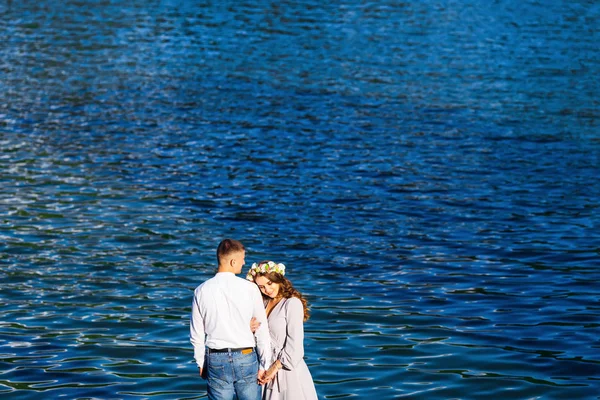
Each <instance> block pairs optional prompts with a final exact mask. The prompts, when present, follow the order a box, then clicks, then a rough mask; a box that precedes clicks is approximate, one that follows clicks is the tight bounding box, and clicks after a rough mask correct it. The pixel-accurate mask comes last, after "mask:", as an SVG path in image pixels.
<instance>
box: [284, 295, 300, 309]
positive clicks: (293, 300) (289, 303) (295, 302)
mask: <svg viewBox="0 0 600 400" xmlns="http://www.w3.org/2000/svg"><path fill="white" fill-rule="evenodd" d="M285 305H286V307H288V308H290V307H292V308H298V307H300V308H302V307H303V306H302V302H301V301H300V299H299V298H297V297H294V296H292V297H290V298H288V299H287V300H286V301H285Z"/></svg>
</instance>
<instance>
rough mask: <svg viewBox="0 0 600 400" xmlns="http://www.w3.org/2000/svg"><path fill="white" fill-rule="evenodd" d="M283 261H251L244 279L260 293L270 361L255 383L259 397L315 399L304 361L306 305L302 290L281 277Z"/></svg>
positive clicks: (270, 399) (281, 399)
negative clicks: (267, 325)
mask: <svg viewBox="0 0 600 400" xmlns="http://www.w3.org/2000/svg"><path fill="white" fill-rule="evenodd" d="M284 275H285V265H283V264H276V263H274V262H273V261H263V262H260V263H258V264H256V263H254V264H252V267H251V268H250V271H248V275H247V276H246V279H248V280H249V281H252V282H254V283H256V285H257V286H258V288H259V289H260V291H261V292H262V294H263V299H264V302H265V308H266V312H267V321H268V322H269V332H270V333H271V346H272V348H273V361H272V364H271V367H270V368H269V369H268V370H267V372H266V373H265V375H264V376H263V378H262V379H261V380H259V383H261V384H264V385H265V386H264V389H263V397H262V398H263V400H316V399H317V391H316V390H315V384H314V383H313V380H312V376H311V375H310V371H309V370H308V366H307V365H306V363H305V362H304V358H303V357H304V321H306V320H307V319H308V316H309V315H308V305H307V302H306V299H305V298H304V297H303V296H302V294H301V293H300V292H299V291H297V290H296V289H294V287H293V286H292V283H291V282H290V281H289V280H288V279H287V278H286V277H284Z"/></svg>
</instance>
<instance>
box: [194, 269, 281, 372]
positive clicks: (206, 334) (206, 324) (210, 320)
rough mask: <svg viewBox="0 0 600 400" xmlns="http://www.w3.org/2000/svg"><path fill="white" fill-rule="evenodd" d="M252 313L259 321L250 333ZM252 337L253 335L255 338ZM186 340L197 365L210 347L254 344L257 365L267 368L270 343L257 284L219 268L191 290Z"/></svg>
mask: <svg viewBox="0 0 600 400" xmlns="http://www.w3.org/2000/svg"><path fill="white" fill-rule="evenodd" d="M252 317H256V319H257V320H258V321H259V322H260V327H259V328H258V329H257V330H256V333H255V334H253V333H252V331H251V330H250V320H251V319H252ZM255 338H256V339H255ZM190 342H192V345H193V346H194V358H195V360H196V364H198V367H199V368H202V367H203V365H204V354H205V346H206V347H208V348H210V349H224V348H242V347H255V346H256V351H257V353H258V359H259V363H260V369H263V370H266V369H268V367H269V366H270V365H269V360H270V359H271V344H270V336H269V327H268V324H267V314H266V313H265V307H264V305H263V301H262V296H261V294H260V291H259V289H258V287H257V286H256V285H255V284H254V283H252V282H250V281H247V280H245V279H242V278H239V277H237V276H235V275H234V274H233V273H231V272H219V273H217V274H216V275H215V276H214V277H212V278H210V279H209V280H207V281H206V282H204V283H203V284H201V285H200V286H198V287H197V288H196V290H195V291H194V300H193V302H192V316H191V319H190Z"/></svg>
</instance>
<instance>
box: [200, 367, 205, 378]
mask: <svg viewBox="0 0 600 400" xmlns="http://www.w3.org/2000/svg"><path fill="white" fill-rule="evenodd" d="M198 371H199V372H200V378H202V379H206V376H204V375H202V368H200V367H198Z"/></svg>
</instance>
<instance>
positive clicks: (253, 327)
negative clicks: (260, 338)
mask: <svg viewBox="0 0 600 400" xmlns="http://www.w3.org/2000/svg"><path fill="white" fill-rule="evenodd" d="M258 328H260V322H258V320H257V319H256V318H254V317H252V319H251V320H250V330H251V331H252V333H256V330H257V329H258Z"/></svg>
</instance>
